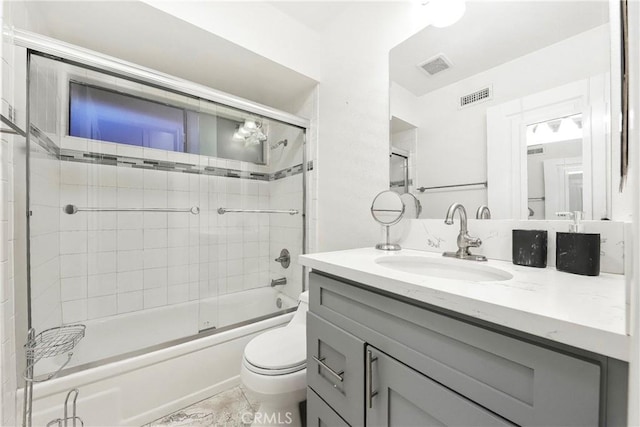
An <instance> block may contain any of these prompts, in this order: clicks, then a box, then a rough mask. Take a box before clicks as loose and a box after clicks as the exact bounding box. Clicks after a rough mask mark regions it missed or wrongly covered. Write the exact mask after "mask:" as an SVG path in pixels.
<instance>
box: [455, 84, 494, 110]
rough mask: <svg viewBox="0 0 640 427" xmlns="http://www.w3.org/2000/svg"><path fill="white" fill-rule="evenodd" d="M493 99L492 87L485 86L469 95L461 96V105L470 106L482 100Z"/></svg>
mask: <svg viewBox="0 0 640 427" xmlns="http://www.w3.org/2000/svg"><path fill="white" fill-rule="evenodd" d="M488 99H491V87H485V88H484V89H480V90H478V91H475V92H473V93H470V94H468V95H464V96H461V97H460V107H461V108H462V107H468V106H469V105H472V104H475V103H477V102H480V101H486V100H488Z"/></svg>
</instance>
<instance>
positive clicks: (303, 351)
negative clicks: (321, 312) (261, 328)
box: [244, 325, 307, 369]
mask: <svg viewBox="0 0 640 427" xmlns="http://www.w3.org/2000/svg"><path fill="white" fill-rule="evenodd" d="M244 358H245V359H246V360H247V362H249V363H250V364H252V365H253V366H257V367H259V368H264V369H288V368H292V367H295V366H300V365H303V364H305V363H306V360H307V344H306V328H305V325H288V326H286V327H284V328H278V329H274V330H271V331H268V332H265V333H263V334H260V335H258V336H257V337H255V338H254V339H252V340H251V341H249V344H247V346H246V347H245V349H244Z"/></svg>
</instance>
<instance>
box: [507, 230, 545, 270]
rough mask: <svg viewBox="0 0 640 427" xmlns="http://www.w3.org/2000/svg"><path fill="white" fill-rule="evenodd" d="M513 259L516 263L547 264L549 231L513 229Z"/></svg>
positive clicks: (540, 266) (531, 265) (538, 265)
mask: <svg viewBox="0 0 640 427" xmlns="http://www.w3.org/2000/svg"><path fill="white" fill-rule="evenodd" d="M511 255H512V260H513V263H514V264H516V265H524V266H527V267H538V268H545V267H546V266H547V231H546V230H512V251H511Z"/></svg>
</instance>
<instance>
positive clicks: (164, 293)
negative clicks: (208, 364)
mask: <svg viewBox="0 0 640 427" xmlns="http://www.w3.org/2000/svg"><path fill="white" fill-rule="evenodd" d="M29 68H30V69H29V82H30V84H29V91H30V97H29V112H30V134H29V148H28V156H29V161H30V163H29V170H28V176H29V198H30V203H29V209H30V211H31V217H30V220H29V222H30V233H29V234H30V235H29V239H30V255H29V257H30V301H29V304H30V313H31V319H30V323H31V326H32V327H33V328H35V329H36V331H37V332H40V331H42V330H46V329H48V328H53V327H58V326H61V325H69V324H76V323H81V324H85V325H86V326H87V329H86V337H85V338H84V339H83V340H82V342H81V343H80V344H79V345H78V348H77V350H76V352H75V355H74V359H73V361H72V362H71V364H70V365H69V366H77V365H83V364H86V363H91V362H96V361H101V360H109V359H110V358H113V357H121V356H122V355H125V354H131V353H132V352H139V351H144V350H145V349H149V348H151V347H153V346H159V345H164V344H166V343H171V342H179V341H181V340H185V339H188V338H189V337H194V336H197V335H198V334H199V333H201V332H203V331H206V333H212V332H213V333H215V332H216V331H218V330H221V329H228V328H231V327H234V326H235V325H239V324H243V323H247V322H251V321H255V320H259V319H261V318H265V317H269V316H272V315H274V314H277V313H280V312H282V311H283V310H287V309H292V308H294V307H295V306H296V299H297V297H298V295H299V293H300V292H301V291H302V288H303V272H302V268H301V266H300V265H299V264H298V263H297V257H298V255H299V254H301V253H303V244H304V187H303V186H304V171H305V163H304V162H305V156H304V149H305V144H304V142H305V129H304V128H300V127H297V126H293V125H290V124H287V123H283V122H280V121H277V120H273V119H270V118H268V117H264V116H260V115H257V114H254V113H251V112H248V111H242V110H238V109H234V108H231V107H228V106H224V105H220V104H217V103H214V102H211V101H208V100H204V99H201V98H198V97H195V96H191V95H188V94H184V93H177V92H175V91H170V90H164V89H161V88H158V87H157V86H152V85H147V84H143V83H141V82H140V81H132V80H129V79H127V78H124V77H121V76H117V75H113V74H109V73H103V72H99V71H96V70H94V69H88V68H84V67H82V66H79V65H77V64H70V63H66V62H63V61H59V60H55V59H52V58H49V57H45V56H41V55H38V54H35V53H32V54H30V66H29ZM287 254H288V255H287ZM276 259H278V261H276ZM111 360H112V359H111ZM61 362H63V361H62V360H53V361H52V363H51V364H50V365H46V364H45V365H41V367H40V368H39V371H38V372H36V373H42V372H48V371H51V370H53V369H55V367H56V366H58V365H60V363H61Z"/></svg>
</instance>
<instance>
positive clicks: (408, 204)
mask: <svg viewBox="0 0 640 427" xmlns="http://www.w3.org/2000/svg"><path fill="white" fill-rule="evenodd" d="M400 199H402V202H403V203H404V209H405V211H404V217H405V218H408V219H416V218H420V214H421V213H422V205H421V204H420V200H418V198H417V197H416V196H414V195H413V194H411V193H404V194H401V195H400Z"/></svg>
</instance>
